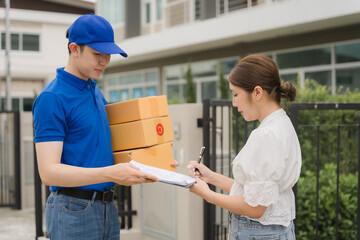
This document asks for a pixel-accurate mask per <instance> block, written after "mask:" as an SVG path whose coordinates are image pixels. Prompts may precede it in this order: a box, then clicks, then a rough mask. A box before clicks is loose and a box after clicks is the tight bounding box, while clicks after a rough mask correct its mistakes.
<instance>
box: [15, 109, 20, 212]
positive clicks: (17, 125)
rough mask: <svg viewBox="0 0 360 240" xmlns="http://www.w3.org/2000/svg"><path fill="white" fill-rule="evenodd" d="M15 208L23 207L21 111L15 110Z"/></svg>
mask: <svg viewBox="0 0 360 240" xmlns="http://www.w3.org/2000/svg"><path fill="white" fill-rule="evenodd" d="M14 151H15V152H14V160H15V193H16V196H15V208H16V209H21V161H20V152H21V151H20V113H19V112H14Z"/></svg>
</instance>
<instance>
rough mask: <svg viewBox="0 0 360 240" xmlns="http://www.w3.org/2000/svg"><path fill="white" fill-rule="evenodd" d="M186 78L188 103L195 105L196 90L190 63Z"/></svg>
mask: <svg viewBox="0 0 360 240" xmlns="http://www.w3.org/2000/svg"><path fill="white" fill-rule="evenodd" d="M185 78H186V102H187V103H195V102H196V89H195V84H194V80H193V75H192V71H191V65H190V63H189V64H188V69H187V70H186V73H185Z"/></svg>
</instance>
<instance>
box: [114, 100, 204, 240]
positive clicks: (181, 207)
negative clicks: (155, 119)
mask: <svg viewBox="0 0 360 240" xmlns="http://www.w3.org/2000/svg"><path fill="white" fill-rule="evenodd" d="M169 115H170V117H171V121H172V126H173V129H174V128H177V127H178V130H179V135H177V136H178V137H176V136H175V140H174V141H173V153H174V158H175V159H176V160H177V161H179V166H178V167H177V172H179V173H182V174H188V171H187V165H188V161H190V160H196V159H197V157H198V155H199V151H200V148H201V146H202V128H198V127H197V118H202V104H179V105H170V106H169ZM132 198H133V209H136V210H137V211H138V215H137V216H135V217H134V218H133V221H134V222H133V224H134V227H133V229H131V230H121V232H120V235H121V236H120V238H121V239H122V240H124V239H125V240H130V239H131V240H137V239H142V240H155V239H169V240H175V239H177V240H188V239H203V200H202V199H201V198H200V197H198V196H196V195H194V194H192V193H190V191H189V190H188V189H186V188H182V187H176V186H172V185H167V184H164V183H152V184H142V185H141V186H133V187H132Z"/></svg>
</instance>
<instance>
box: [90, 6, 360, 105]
mask: <svg viewBox="0 0 360 240" xmlns="http://www.w3.org/2000/svg"><path fill="white" fill-rule="evenodd" d="M95 11H96V13H97V14H100V15H102V16H104V17H105V18H107V19H108V20H109V21H110V22H111V23H112V25H113V26H114V29H115V35H116V40H117V42H118V43H119V44H120V46H121V47H122V48H123V49H124V50H125V51H126V52H127V53H128V54H129V57H128V58H127V59H122V58H121V57H119V56H113V59H112V61H111V65H110V67H108V69H107V70H106V72H105V74H104V77H103V79H104V82H103V90H104V94H105V96H106V98H107V99H108V100H109V101H111V102H117V101H123V100H126V99H131V98H137V97H141V96H151V95H156V94H166V95H167V96H168V100H169V102H171V103H176V102H185V99H186V97H185V92H186V91H185V90H186V80H185V72H186V70H187V68H188V66H189V64H190V66H191V69H192V72H193V77H194V82H195V84H196V92H197V102H199V103H200V102H202V100H203V99H206V98H218V97H219V94H220V92H219V90H218V82H219V75H220V74H221V73H220V71H219V69H220V68H219V66H221V71H222V73H223V74H225V76H226V74H228V73H229V71H230V70H231V68H232V67H233V65H234V64H235V63H236V62H237V61H238V60H239V59H240V58H242V57H244V56H246V55H248V54H251V53H261V54H266V55H268V56H270V57H271V58H273V59H274V60H275V61H276V62H277V64H278V66H279V68H280V73H281V77H282V79H283V80H285V81H292V82H296V81H297V80H299V84H300V85H302V86H304V81H305V79H306V78H311V79H315V80H316V81H318V82H319V83H321V84H324V85H328V86H329V87H330V88H331V89H332V92H333V93H335V89H336V88H337V87H339V86H340V85H342V86H344V87H349V88H351V89H354V88H359V86H360V31H359V30H360V1H358V0H345V1H337V0H317V1H312V0H301V1H300V0H98V1H97V4H96V9H95Z"/></svg>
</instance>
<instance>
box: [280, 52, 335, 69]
mask: <svg viewBox="0 0 360 240" xmlns="http://www.w3.org/2000/svg"><path fill="white" fill-rule="evenodd" d="M276 59H277V64H278V66H279V69H283V68H298V67H306V66H316V65H326V64H330V63H331V51H330V47H325V48H317V49H311V50H304V51H298V52H289V53H280V54H278V55H277V58H276Z"/></svg>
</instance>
